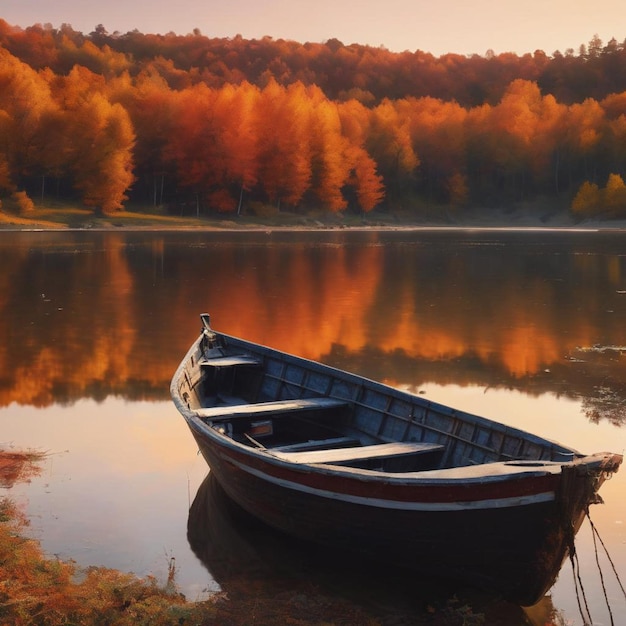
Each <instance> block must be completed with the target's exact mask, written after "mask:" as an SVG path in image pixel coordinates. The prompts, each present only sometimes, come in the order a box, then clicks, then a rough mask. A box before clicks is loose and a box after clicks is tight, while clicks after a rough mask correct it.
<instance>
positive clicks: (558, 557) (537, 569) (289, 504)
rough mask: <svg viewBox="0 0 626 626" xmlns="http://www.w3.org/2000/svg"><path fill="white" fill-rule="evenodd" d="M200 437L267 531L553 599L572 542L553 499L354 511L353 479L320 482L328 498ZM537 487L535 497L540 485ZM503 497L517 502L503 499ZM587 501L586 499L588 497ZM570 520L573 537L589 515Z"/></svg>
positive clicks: (232, 492) (212, 463)
mask: <svg viewBox="0 0 626 626" xmlns="http://www.w3.org/2000/svg"><path fill="white" fill-rule="evenodd" d="M194 434H195V438H196V441H197V443H198V447H199V449H200V451H201V452H202V455H203V456H204V458H205V459H206V461H207V463H208V465H209V467H210V468H211V471H212V472H213V473H214V475H215V477H216V479H217V481H218V482H219V483H220V485H221V486H222V488H223V489H224V491H225V492H226V494H227V495H228V496H229V497H230V498H231V499H232V500H234V501H235V502H236V503H237V504H239V506H241V507H242V508H243V509H245V510H246V511H248V512H249V513H250V514H252V515H254V516H255V517H257V518H259V519H261V520H262V521H263V522H265V523H266V524H268V525H270V526H273V527H274V528H277V529H279V530H281V531H283V532H286V533H288V534H290V535H293V536H296V537H299V538H301V539H305V540H308V541H312V542H316V543H321V544H324V545H327V546H337V547H340V548H342V549H347V550H352V551H355V552H358V553H361V554H363V553H365V554H368V555H369V556H370V557H372V558H373V559H375V560H378V561H381V562H384V563H386V564H390V563H391V564H393V565H396V566H399V567H405V568H408V569H411V570H414V571H416V572H419V573H420V574H421V575H424V574H426V575H434V576H438V577H442V578H448V579H451V580H457V581H471V583H472V584H473V585H475V586H477V587H480V588H483V589H487V590H489V591H491V592H495V593H498V594H501V595H502V596H503V597H505V598H506V599H507V600H510V601H512V602H516V603H518V604H520V605H523V606H530V605H532V604H535V603H536V602H538V601H539V600H540V599H541V598H542V597H543V596H544V595H545V593H546V591H547V590H548V589H549V588H550V587H551V586H552V584H553V583H554V581H555V579H556V577H557V575H558V572H559V570H560V568H561V565H562V562H563V560H564V558H565V557H566V556H567V554H568V549H569V546H570V543H571V536H570V535H569V534H568V533H566V532H565V531H564V530H563V526H562V523H561V522H562V516H563V511H562V510H561V508H560V507H559V505H558V502H557V499H556V498H555V497H548V496H546V497H543V498H536V501H533V498H532V497H530V498H526V499H527V500H529V501H528V502H524V503H520V504H518V505H509V506H497V505H496V504H495V502H496V500H494V501H493V502H494V503H493V506H489V507H487V506H486V505H485V506H482V507H481V506H476V505H475V506H471V505H470V504H469V503H463V502H456V503H452V502H450V501H449V500H448V501H446V502H443V503H437V502H433V501H432V500H431V501H429V502H423V503H421V504H422V505H423V506H422V507H421V508H422V510H420V508H419V507H416V506H413V507H410V508H394V507H389V506H377V505H376V504H365V503H355V502H351V501H349V500H346V498H345V493H346V492H347V491H349V490H348V489H347V487H346V485H345V482H346V480H345V479H344V481H343V482H344V484H343V486H342V487H338V486H337V484H336V481H333V480H332V479H327V480H326V481H324V480H322V481H321V482H320V481H319V480H318V481H317V483H318V485H319V488H318V489H317V491H318V493H324V492H325V494H326V495H317V494H316V493H311V491H310V490H303V489H301V488H299V486H298V485H299V484H301V483H302V480H303V477H302V475H301V473H299V472H297V473H290V472H289V470H285V469H284V468H279V469H278V472H277V471H276V470H277V468H276V467H271V466H267V467H263V465H262V464H261V465H259V464H258V463H254V462H249V461H250V459H248V460H246V459H245V458H242V456H241V455H237V454H235V455H233V454H232V451H231V452H230V453H229V451H228V450H225V449H220V448H219V447H216V446H215V445H214V444H213V442H211V441H207V440H206V439H205V438H204V437H203V436H202V435H201V434H199V433H197V432H195V433H194ZM551 482H553V483H555V481H551ZM550 487H555V488H556V483H555V484H553V485H548V484H545V485H542V486H540V487H539V488H538V490H539V492H541V493H543V492H544V491H543V490H545V489H548V490H549V489H550ZM338 489H340V491H338ZM407 489H409V488H408V487H407ZM442 489H443V490H444V491H446V489H445V487H444V488H442ZM530 489H532V490H533V491H535V492H537V487H532V488H531V487H528V490H530ZM500 491H502V492H504V491H505V486H501V489H500ZM548 493H551V494H552V495H554V492H550V491H548ZM502 499H504V500H506V501H509V500H510V498H507V497H506V495H504V494H503V496H502ZM579 499H580V500H581V502H582V501H583V500H584V496H583V495H582V493H581V494H580V496H579ZM413 504H415V502H413ZM452 504H456V505H457V506H451V505H452ZM568 518H569V520H570V521H571V523H572V525H573V529H574V532H575V531H576V530H577V529H578V527H579V526H580V524H581V523H582V520H583V518H584V508H583V507H582V506H577V507H575V510H573V511H571V512H570V513H569V515H568Z"/></svg>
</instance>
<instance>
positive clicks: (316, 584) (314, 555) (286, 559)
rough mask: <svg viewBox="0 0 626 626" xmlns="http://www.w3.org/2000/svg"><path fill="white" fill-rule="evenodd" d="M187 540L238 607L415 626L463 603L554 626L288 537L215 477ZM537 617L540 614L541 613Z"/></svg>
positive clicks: (517, 623)
mask: <svg viewBox="0 0 626 626" xmlns="http://www.w3.org/2000/svg"><path fill="white" fill-rule="evenodd" d="M187 538H188V540H189V545H190V547H191V549H192V550H193V552H194V554H195V555H196V556H197V557H198V559H199V560H200V561H201V562H202V563H203V565H204V566H205V567H206V568H207V570H208V571H209V572H210V574H211V576H212V578H213V579H214V580H215V581H216V582H217V583H218V584H219V585H220V587H221V588H222V590H223V591H224V592H226V594H227V595H228V598H229V600H230V601H231V602H233V603H235V604H237V605H240V604H242V605H245V603H246V602H249V598H250V595H251V594H253V595H255V596H256V597H257V599H259V601H260V598H264V599H267V600H268V601H271V602H273V601H275V598H276V597H278V596H280V597H282V598H288V597H291V598H298V597H301V595H302V594H305V595H306V596H307V597H308V598H309V599H310V602H311V604H312V605H313V606H315V604H316V602H315V597H319V599H320V603H322V604H324V605H325V606H326V605H328V604H329V603H336V604H337V605H338V606H345V603H350V604H352V605H354V606H356V607H361V608H364V609H366V610H368V611H372V612H374V613H375V614H376V615H378V616H380V617H381V622H382V623H386V622H387V619H386V618H389V619H391V618H393V619H391V623H398V624H399V623H413V622H414V621H415V620H416V616H418V615H419V614H421V613H424V615H425V616H427V617H430V618H432V613H431V611H432V610H433V607H439V610H442V609H441V607H447V606H449V605H450V603H451V598H455V599H457V600H458V604H459V606H465V605H468V604H469V605H470V606H471V607H472V609H473V611H474V612H476V613H482V614H484V615H485V617H486V618H489V617H490V616H491V615H492V614H493V615H496V616H497V619H498V620H499V621H497V623H502V624H504V623H506V624H507V626H522V625H528V624H529V623H531V624H535V623H536V624H541V626H543V625H544V624H546V623H548V621H547V620H546V619H543V621H541V620H535V619H531V620H530V622H529V616H528V615H526V614H525V613H524V612H523V611H522V609H521V608H520V607H519V606H516V605H513V604H508V603H503V602H502V601H500V600H499V599H498V598H494V597H493V596H490V595H487V594H481V593H478V592H476V591H475V590H473V589H471V588H462V587H457V586H453V585H450V583H449V582H448V581H440V580H436V579H433V578H428V579H416V578H415V577H414V576H407V575H406V574H407V572H406V570H402V569H401V568H392V569H390V568H384V567H382V568H381V567H379V566H378V564H376V563H373V562H371V561H368V559H367V558H365V557H362V558H361V557H359V556H358V555H356V556H355V555H353V554H351V553H349V552H347V551H346V552H342V551H341V550H337V549H335V548H329V547H325V546H318V545H316V544H313V543H311V542H307V541H302V540H299V539H297V538H294V537H290V536H288V535H285V534H284V533H282V532H280V531H277V530H276V529H274V528H271V527H270V526H267V525H265V524H264V523H263V522H261V521H259V520H258V519H257V518H256V517H254V516H252V515H250V514H249V513H247V512H246V511H244V510H243V509H241V508H240V507H239V506H238V505H237V504H236V503H234V502H233V501H232V500H231V499H230V498H229V497H228V496H227V495H226V494H225V493H224V490H223V489H222V488H221V486H220V484H219V483H218V482H217V480H216V478H215V476H214V475H213V473H209V474H208V475H207V477H206V478H205V479H204V481H203V482H202V484H201V485H200V487H199V489H198V491H197V493H196V496H195V498H194V500H193V503H192V505H191V508H190V509H189V519H188V524H187ZM342 603H344V604H343V605H342ZM542 603H543V605H545V610H544V611H542V612H541V613H540V614H541V616H542V617H543V616H544V615H549V614H552V611H553V609H552V606H551V603H550V599H549V598H548V597H546V598H544V599H543V600H542ZM533 609H534V610H536V611H538V610H539V605H537V606H536V607H533ZM331 610H332V609H331ZM313 617H314V616H313V615H311V619H312V622H313V621H314V620H313ZM383 618H385V619H383ZM320 621H323V620H318V621H317V622H315V623H320ZM489 623H496V621H495V620H494V621H493V622H489Z"/></svg>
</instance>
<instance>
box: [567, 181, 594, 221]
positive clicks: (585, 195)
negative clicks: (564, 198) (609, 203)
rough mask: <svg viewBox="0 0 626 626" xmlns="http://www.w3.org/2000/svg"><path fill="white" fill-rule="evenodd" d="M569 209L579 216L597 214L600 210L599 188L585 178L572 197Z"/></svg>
mask: <svg viewBox="0 0 626 626" xmlns="http://www.w3.org/2000/svg"><path fill="white" fill-rule="evenodd" d="M571 209H572V212H573V213H575V214H577V215H579V216H581V217H588V216H591V215H597V214H598V213H599V211H600V189H599V188H598V185H596V184H595V183H590V182H589V181H587V180H586V181H585V182H584V183H583V184H582V185H581V186H580V189H579V190H578V193H577V194H576V196H575V197H574V200H573V201H572V206H571Z"/></svg>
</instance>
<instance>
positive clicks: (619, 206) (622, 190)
mask: <svg viewBox="0 0 626 626" xmlns="http://www.w3.org/2000/svg"><path fill="white" fill-rule="evenodd" d="M602 201H603V202H602V204H603V208H604V209H605V211H606V213H607V214H608V215H609V216H610V217H621V216H623V215H626V185H625V184H624V181H623V179H622V177H621V176H620V175H619V174H611V175H610V176H609V179H608V180H607V183H606V187H605V188H604V189H603V190H602Z"/></svg>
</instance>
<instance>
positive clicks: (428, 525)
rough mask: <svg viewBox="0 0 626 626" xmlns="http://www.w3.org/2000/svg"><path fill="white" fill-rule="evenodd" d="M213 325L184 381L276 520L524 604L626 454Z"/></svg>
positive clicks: (201, 423) (222, 471) (228, 488)
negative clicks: (550, 436) (565, 439)
mask: <svg viewBox="0 0 626 626" xmlns="http://www.w3.org/2000/svg"><path fill="white" fill-rule="evenodd" d="M202 319H203V323H204V328H203V330H202V332H201V334H200V336H199V338H198V339H197V340H196V342H195V343H194V344H193V345H192V347H191V348H190V350H189V352H188V353H187V355H186V356H185V358H184V360H183V362H182V363H181V365H180V366H179V368H178V370H177V372H176V374H175V375H174V378H173V380H172V385H171V392H172V398H173V400H174V403H175V404H176V406H177V408H178V409H179V410H180V412H181V413H182V415H183V416H184V418H185V420H186V421H187V424H188V426H189V428H190V429H191V431H192V433H193V435H194V437H195V439H196V441H197V443H198V445H199V447H200V450H201V452H202V454H203V455H204V457H205V459H206V460H207V462H208V464H209V466H210V467H211V470H212V472H213V473H214V474H215V477H216V479H217V481H218V482H219V483H220V484H221V486H222V487H223V489H224V490H225V492H226V493H227V494H228V495H229V496H230V497H231V498H232V499H233V500H234V501H235V502H237V503H238V504H239V505H240V506H241V507H243V508H244V509H245V510H247V511H248V512H250V513H252V514H253V515H255V516H256V517H258V518H259V519H261V520H263V521H264V522H266V523H268V524H269V525H271V526H273V527H275V528H277V529H280V530H282V531H286V532H288V533H290V534H292V535H294V536H297V537H301V538H303V539H308V540H313V541H315V542H318V543H320V544H324V545H334V546H341V547H345V548H351V549H354V550H355V551H358V552H363V553H367V554H369V555H371V556H374V557H376V558H378V559H384V560H385V561H390V562H392V563H394V564H396V565H398V564H399V565H403V566H408V567H411V568H415V569H417V570H421V571H422V572H425V573H428V574H431V575H440V576H449V577H452V578H456V579H459V580H463V581H471V582H472V583H473V584H476V585H479V586H482V587H484V588H486V589H489V590H491V591H495V592H498V593H501V594H503V595H504V596H505V597H507V598H509V599H511V600H514V601H516V602H519V603H520V604H526V605H530V604H534V603H535V602H537V601H538V600H539V599H540V598H541V597H542V596H543V595H544V594H545V592H546V590H547V589H548V588H549V587H550V586H551V585H552V584H553V582H554V580H555V578H556V576H557V574H558V572H559V570H560V567H561V564H562V562H563V559H564V557H565V556H566V554H567V553H568V549H570V547H571V546H572V545H573V541H574V534H575V532H576V531H577V529H578V528H579V526H580V524H581V523H582V521H583V519H584V515H585V511H586V509H587V507H588V505H589V504H590V503H593V502H595V501H596V500H597V491H598V489H599V488H600V485H601V484H602V482H603V481H604V479H605V478H606V477H607V476H608V475H610V474H611V473H612V472H614V471H616V470H617V468H618V467H619V465H620V463H621V462H622V457H621V456H620V455H616V454H609V453H606V454H594V455H590V456H584V455H582V454H579V453H578V452H576V451H575V450H573V449H571V448H567V447H565V446H562V445H560V444H557V443H554V442H552V441H549V440H546V439H543V438H541V437H538V436H535V435H531V434H529V433H526V432H523V431H520V430H517V429H514V428H510V427H507V426H504V425H502V424H499V423H497V422H493V421H491V420H487V419H485V418H481V417H478V416H475V415H469V414H466V413H463V412H460V411H456V410H454V409H451V408H449V407H445V406H442V405H439V404H436V403H433V402H430V401H428V400H425V399H423V398H421V397H419V396H415V395H412V394H409V393H406V392H402V391H399V390H397V389H392V388H390V387H387V386H384V385H381V384H379V383H375V382H373V381H370V380H367V379H364V378H361V377H359V376H355V375H352V374H349V373H347V372H343V371H340V370H336V369H333V368H330V367H327V366H325V365H322V364H320V363H314V362H312V361H307V360H306V359H301V358H298V357H295V356H292V355H288V354H285V353H282V352H279V351H276V350H272V349H270V348H267V347H263V346H259V345H256V344H253V343H250V342H248V341H244V340H242V339H237V338H234V337H230V336H227V335H223V334H221V333H217V332H215V331H213V330H212V329H211V328H210V326H209V320H208V316H206V315H205V316H202Z"/></svg>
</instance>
